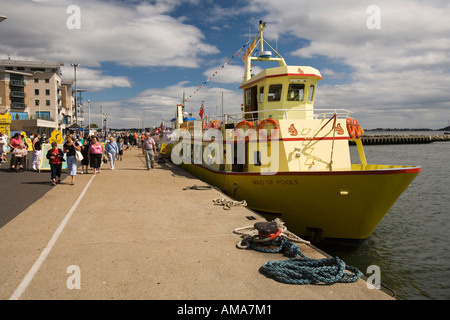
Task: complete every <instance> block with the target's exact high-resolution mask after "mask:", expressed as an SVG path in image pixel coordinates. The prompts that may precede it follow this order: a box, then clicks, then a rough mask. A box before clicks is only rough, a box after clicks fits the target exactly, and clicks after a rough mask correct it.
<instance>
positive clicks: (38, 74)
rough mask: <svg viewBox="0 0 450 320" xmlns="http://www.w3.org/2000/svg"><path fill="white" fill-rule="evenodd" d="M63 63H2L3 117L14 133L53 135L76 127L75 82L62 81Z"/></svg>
mask: <svg viewBox="0 0 450 320" xmlns="http://www.w3.org/2000/svg"><path fill="white" fill-rule="evenodd" d="M62 65H63V63H62V62H47V61H24V60H10V59H8V60H0V113H9V114H10V115H11V120H12V123H11V131H25V132H29V133H33V132H39V133H46V134H48V135H50V133H51V132H52V131H53V130H59V131H61V132H62V131H63V130H64V129H65V128H67V127H69V126H70V125H71V124H72V123H73V119H72V115H73V108H74V98H73V96H72V81H67V80H62V79H61V69H60V67H61V66H62Z"/></svg>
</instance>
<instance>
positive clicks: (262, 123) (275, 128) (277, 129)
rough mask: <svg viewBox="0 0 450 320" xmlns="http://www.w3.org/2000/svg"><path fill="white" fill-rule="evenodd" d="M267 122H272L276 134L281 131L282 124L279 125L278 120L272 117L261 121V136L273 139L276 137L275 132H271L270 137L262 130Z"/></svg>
mask: <svg viewBox="0 0 450 320" xmlns="http://www.w3.org/2000/svg"><path fill="white" fill-rule="evenodd" d="M266 124H272V126H273V130H275V134H276V135H278V131H279V127H280V126H279V124H278V122H277V121H276V120H274V119H272V118H267V119H265V120H263V121H261V123H260V124H259V126H258V132H259V137H260V138H263V139H264V140H266V139H267V140H271V139H273V138H274V137H275V134H274V132H272V133H271V134H270V137H267V136H266V134H265V133H264V131H262V129H263V128H264V126H265V125H266Z"/></svg>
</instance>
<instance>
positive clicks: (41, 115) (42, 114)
mask: <svg viewBox="0 0 450 320" xmlns="http://www.w3.org/2000/svg"><path fill="white" fill-rule="evenodd" d="M36 118H38V119H48V118H50V111H36Z"/></svg>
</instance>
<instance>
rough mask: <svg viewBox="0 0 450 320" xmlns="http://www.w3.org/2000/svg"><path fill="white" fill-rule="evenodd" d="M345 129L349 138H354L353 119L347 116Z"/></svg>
mask: <svg viewBox="0 0 450 320" xmlns="http://www.w3.org/2000/svg"><path fill="white" fill-rule="evenodd" d="M347 130H348V135H349V136H350V138H352V139H355V138H356V132H355V128H354V126H353V120H352V119H351V118H347Z"/></svg>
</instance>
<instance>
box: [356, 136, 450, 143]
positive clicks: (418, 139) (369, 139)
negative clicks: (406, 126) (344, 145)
mask: <svg viewBox="0 0 450 320" xmlns="http://www.w3.org/2000/svg"><path fill="white" fill-rule="evenodd" d="M361 141H362V143H363V145H374V144H419V143H431V142H437V141H450V134H427V135H420V134H417V135H416V134H405V135H401V134H392V135H390V134H387V135H386V134H383V135H381V134H380V135H378V134H371V135H363V136H361ZM350 144H355V143H354V142H352V141H350Z"/></svg>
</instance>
